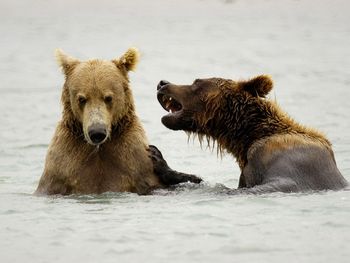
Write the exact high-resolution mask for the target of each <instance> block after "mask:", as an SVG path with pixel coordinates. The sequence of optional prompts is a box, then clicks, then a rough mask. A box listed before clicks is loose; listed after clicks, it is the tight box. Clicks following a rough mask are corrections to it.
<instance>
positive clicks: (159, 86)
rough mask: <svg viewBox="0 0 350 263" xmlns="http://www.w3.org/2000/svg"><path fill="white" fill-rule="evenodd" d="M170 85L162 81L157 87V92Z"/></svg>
mask: <svg viewBox="0 0 350 263" xmlns="http://www.w3.org/2000/svg"><path fill="white" fill-rule="evenodd" d="M168 84H170V82H169V81H167V80H161V81H159V83H158V85H157V90H160V89H161V88H163V87H164V86H165V85H168Z"/></svg>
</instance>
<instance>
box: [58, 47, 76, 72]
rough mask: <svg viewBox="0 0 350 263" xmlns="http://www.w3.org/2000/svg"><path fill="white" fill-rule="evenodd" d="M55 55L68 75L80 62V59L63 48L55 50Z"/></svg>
mask: <svg viewBox="0 0 350 263" xmlns="http://www.w3.org/2000/svg"><path fill="white" fill-rule="evenodd" d="M55 57H56V60H57V63H58V65H59V66H60V67H61V68H62V70H63V72H64V74H65V75H66V76H67V75H69V74H70V73H71V72H72V70H73V69H74V68H75V67H76V66H77V65H78V64H79V63H80V61H79V60H78V59H76V58H73V57H71V56H69V55H67V54H65V53H64V52H63V50H62V49H56V50H55Z"/></svg>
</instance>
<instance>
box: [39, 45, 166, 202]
mask: <svg viewBox="0 0 350 263" xmlns="http://www.w3.org/2000/svg"><path fill="white" fill-rule="evenodd" d="M56 57H57V60H58V62H59V64H60V66H61V67H62V69H63V72H64V73H65V76H66V82H65V84H64V87H63V91H62V99H61V100H62V104H63V113H62V120H61V121H60V122H59V123H58V125H57V128H56V131H55V134H54V137H53V139H52V141H51V144H50V146H49V149H48V153H47V156H46V162H45V168H44V172H43V175H42V177H41V179H40V181H39V185H38V188H37V190H36V193H37V194H49V195H52V194H62V195H67V194H99V193H103V192H107V191H111V192H135V193H138V194H147V193H150V191H152V190H153V189H155V188H159V187H163V186H164V185H163V184H162V183H161V182H160V180H159V179H158V177H157V176H156V175H155V174H154V172H153V164H152V162H151V159H150V158H149V154H148V152H147V149H148V141H147V138H146V135H145V132H144V130H143V127H142V125H141V123H140V121H139V119H138V117H137V116H136V114H135V106H134V101H133V96H132V92H131V89H130V88H129V80H128V76H127V72H128V71H129V70H132V69H134V68H135V63H136V62H137V59H138V55H137V52H136V50H135V49H129V50H128V51H127V52H126V53H125V54H124V55H123V56H122V57H121V58H120V59H116V60H113V61H111V62H110V61H101V60H90V61H87V62H84V64H81V63H80V62H79V61H78V60H77V59H74V58H72V57H70V56H67V55H65V54H64V53H62V52H61V51H58V52H57V54H56ZM81 65H83V66H81ZM80 66H81V67H80ZM79 67H80V68H79ZM105 69H108V70H109V71H105ZM76 70H80V73H81V75H74V71H76ZM114 70H115V72H114ZM90 72H93V73H94V74H95V75H92V74H91V73H90ZM111 73H112V74H111ZM79 76H83V78H82V79H74V78H78V77H79ZM84 76H85V77H84ZM91 76H95V78H97V80H100V81H101V82H100V84H99V85H97V84H96V83H97V82H96V80H95V79H94V80H93V81H91V80H89V79H88V78H90V77H91ZM105 80H106V81H107V82H104V81H105ZM71 81H76V82H78V83H80V85H79V86H78V87H80V86H81V87H87V88H89V90H90V93H91V92H92V93H93V94H94V95H95V96H100V95H99V94H100V92H101V91H102V90H104V89H107V87H106V86H103V85H101V83H102V84H103V83H110V82H112V83H113V82H114V83H119V84H118V85H121V88H120V89H119V90H120V92H124V96H121V95H122V94H120V93H118V94H114V96H115V99H116V100H117V101H118V100H119V102H118V103H123V104H122V105H123V106H122V107H119V109H120V110H119V111H118V112H115V111H114V110H113V109H117V108H113V109H112V110H111V111H110V113H111V116H107V117H108V118H107V119H110V120H111V122H112V123H111V125H110V126H111V129H110V134H109V138H108V139H107V141H106V142H105V143H103V144H101V145H99V146H94V145H91V144H88V143H87V141H86V138H85V136H84V131H83V123H82V119H83V118H82V117H81V116H79V115H78V114H77V113H76V112H78V113H79V111H77V110H76V109H77V105H75V103H76V100H75V98H74V97H72V93H71V91H70V89H71V86H70V84H71ZM108 81H109V82H108ZM89 85H93V86H91V87H90V86H89ZM108 89H109V88H108ZM112 90H113V91H114V89H112ZM90 95H91V94H90ZM119 97H123V98H124V99H123V100H121V99H119ZM74 109H75V111H74Z"/></svg>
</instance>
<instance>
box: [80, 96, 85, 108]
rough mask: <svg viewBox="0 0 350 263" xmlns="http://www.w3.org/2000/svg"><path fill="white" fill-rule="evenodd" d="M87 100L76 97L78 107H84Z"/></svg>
mask: <svg viewBox="0 0 350 263" xmlns="http://www.w3.org/2000/svg"><path fill="white" fill-rule="evenodd" d="M86 101H87V99H86V98H85V97H84V96H79V97H78V102H79V105H80V106H84V105H85V104H86Z"/></svg>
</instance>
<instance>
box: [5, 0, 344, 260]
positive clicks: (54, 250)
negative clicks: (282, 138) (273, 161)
mask: <svg viewBox="0 0 350 263" xmlns="http://www.w3.org/2000/svg"><path fill="white" fill-rule="evenodd" d="M349 12H350V4H349V3H348V2H347V1H346V0H339V1H332V0H327V1H326V0H323V1H317V3H316V1H292V0H286V1H278V0H266V1H263V0H261V1H258V0H250V1H243V0H241V1H239V0H237V1H220V0H212V1H210V0H202V1H200V0H187V1H185V0H181V1H160V0H156V1H141V0H133V1H112V0H101V1H98V3H97V2H96V1H92V0H89V1H83V0H79V1H68V0H62V1H44V0H33V1H12V0H2V1H1V3H0V33H1V41H0V61H1V62H0V79H1V81H0V95H1V96H0V112H1V117H0V123H1V126H0V141H1V147H0V237H1V238H0V260H1V262H24V261H25V262H62V261H68V262H116V261H118V260H120V261H127V262H135V261H143V262H165V261H167V262H213V261H218V262H235V261H237V262H281V261H288V262H348V261H349V256H350V245H349V244H350V192H349V191H339V192H332V191H330V192H322V193H310V194H280V193H276V194H270V195H263V196H225V195H222V194H219V192H220V187H222V185H226V186H229V187H236V186H237V184H238V177H239V169H238V167H237V165H236V164H235V162H234V160H233V159H232V157H230V156H225V157H224V158H222V159H220V158H217V156H216V153H215V152H214V153H212V152H210V151H209V150H205V149H201V148H200V146H199V143H198V142H197V141H194V142H192V141H190V142H189V143H188V142H187V136H186V135H185V134H184V133H183V132H173V131H170V130H168V129H166V128H165V127H164V126H163V125H162V124H161V123H160V118H161V116H162V115H163V114H164V110H163V109H162V108H161V107H160V105H159V104H158V102H157V100H156V97H155V89H156V84H157V83H158V81H159V80H160V79H166V80H169V81H173V82H176V83H189V82H191V81H193V79H194V78H197V77H211V76H220V77H226V78H234V79H244V78H249V77H252V76H254V75H257V74H261V73H266V74H270V75H271V76H272V77H273V79H274V81H275V89H274V91H273V92H272V94H271V97H272V98H274V97H276V98H277V100H278V101H279V103H280V104H281V106H282V107H283V108H284V109H285V110H286V111H288V112H289V113H290V114H291V115H292V116H293V117H294V118H295V119H297V120H298V121H300V122H302V123H304V124H308V125H311V126H314V127H316V128H319V129H320V130H322V131H323V132H325V133H326V134H327V135H328V137H329V138H330V140H331V141H332V142H333V145H334V151H335V154H336V159H337V163H338V166H339V168H340V170H341V171H342V173H343V174H344V175H345V177H346V178H347V180H349V181H350V157H349V156H350V135H349V134H350V133H349V131H350V122H349V119H350V101H349V96H350V91H349V90H350V89H349V86H350V85H349V84H350V75H349V72H350V59H349V58H350V49H349V46H350V23H349V22H350V21H349V20H350V19H349V15H348V14H349ZM129 46H137V47H139V49H140V51H141V52H142V58H141V62H140V65H139V67H138V68H137V70H136V72H135V73H132V74H131V85H132V87H133V90H134V95H135V100H136V105H137V111H138V114H139V116H140V117H141V119H142V122H143V124H144V126H145V129H146V130H147V133H148V137H149V139H150V142H151V143H153V144H155V145H157V146H158V147H159V148H160V149H161V150H162V152H163V154H164V156H165V158H166V159H167V160H168V163H169V164H170V166H171V167H173V168H174V169H178V170H181V171H185V172H191V173H194V174H198V175H200V176H202V178H203V179H204V180H205V183H204V184H202V185H200V186H193V185H183V186H181V187H179V188H178V189H177V190H175V191H165V190H163V191H158V192H157V193H156V194H155V195H154V196H137V195H135V194H126V193H123V194H119V193H114V194H110V193H106V194H103V195H100V196H70V197H59V198H57V197H35V196H32V193H33V191H34V190H35V188H36V186H37V183H38V180H39V178H40V176H41V172H42V170H43V165H44V158H45V154H46V150H47V146H48V143H49V141H50V139H51V136H52V134H53V131H54V128H55V125H56V123H57V121H58V120H59V118H60V111H61V109H60V106H59V99H60V92H61V87H62V84H63V76H62V74H61V73H60V70H59V69H58V67H57V65H56V63H55V60H54V58H53V50H54V49H55V48H57V47H60V48H62V49H63V50H65V51H66V52H67V53H69V54H72V55H74V56H77V57H79V58H82V59H85V58H94V57H99V58H105V59H110V58H114V57H116V56H119V55H121V54H122V53H123V52H124V50H126V49H127V48H128V47H129Z"/></svg>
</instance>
